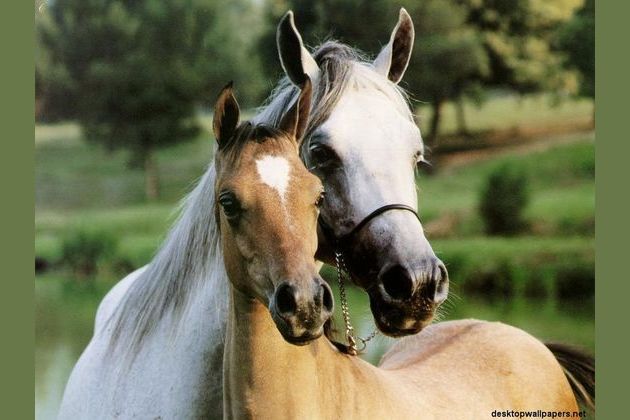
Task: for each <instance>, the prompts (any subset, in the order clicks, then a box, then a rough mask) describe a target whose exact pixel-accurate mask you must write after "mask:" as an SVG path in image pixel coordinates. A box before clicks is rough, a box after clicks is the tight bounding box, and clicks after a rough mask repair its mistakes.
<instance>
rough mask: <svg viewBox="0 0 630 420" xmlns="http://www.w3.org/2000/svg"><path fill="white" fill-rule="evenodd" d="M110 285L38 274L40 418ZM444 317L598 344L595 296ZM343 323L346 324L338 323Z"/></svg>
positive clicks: (358, 307) (476, 308) (377, 343)
mask: <svg viewBox="0 0 630 420" xmlns="http://www.w3.org/2000/svg"><path fill="white" fill-rule="evenodd" d="M107 287H109V285H108V286H106V287H105V286H103V287H100V286H90V287H86V286H83V287H77V286H76V285H74V283H73V282H71V281H68V280H65V279H63V278H59V277H54V276H42V277H38V278H37V279H36V281H35V302H36V314H35V316H36V327H35V335H36V346H35V418H36V419H41V420H45V419H54V418H56V413H57V410H58V409H59V404H60V401H61V397H62V395H63V390H64V387H65V383H66V381H67V379H68V376H69V375H70V372H71V370H72V367H73V366H74V364H75V363H76V360H77V359H78V357H79V356H80V354H81V352H82V351H83V349H84V348H85V346H86V344H87V343H88V341H89V340H90V336H91V335H92V328H93V322H94V313H95V312H96V308H97V305H98V302H99V301H100V299H101V298H102V295H103V294H104V293H105V292H106V290H107ZM335 292H336V291H335ZM335 295H336V296H338V293H335ZM348 295H349V304H350V311H351V314H352V319H353V322H354V324H355V328H356V329H357V330H358V332H359V333H360V334H361V335H363V336H365V335H367V334H369V333H370V332H371V331H372V330H373V328H374V324H373V323H372V319H371V315H370V312H369V308H368V306H367V298H366V297H365V295H364V294H363V293H362V292H360V291H358V290H354V289H349V290H348ZM338 307H339V305H338V304H337V308H338ZM338 312H339V311H338V310H337V313H338ZM441 318H442V319H445V320H446V319H461V318H478V319H486V320H493V321H494V320H498V321H502V322H504V323H507V324H511V325H514V326H517V327H519V328H522V329H524V330H526V331H528V332H529V333H531V334H533V335H534V336H536V337H538V338H540V339H542V340H555V341H563V342H567V343H572V344H576V345H579V346H582V347H584V348H586V349H588V350H590V351H594V347H595V344H594V343H595V321H594V303H593V300H592V299H589V300H585V301H579V302H575V301H571V302H559V301H555V300H527V299H514V300H506V299H496V300H484V299H479V298H464V297H451V298H449V301H448V302H447V304H446V305H445V308H444V309H443V310H442V314H441ZM337 325H338V326H341V325H342V324H341V323H339V322H337ZM392 343H393V340H392V339H389V338H386V337H383V336H381V335H377V336H376V338H375V339H374V340H373V341H372V342H370V345H369V347H368V349H367V352H366V353H365V355H363V357H364V358H366V359H367V360H369V361H370V362H373V363H375V362H377V361H378V359H379V358H380V356H381V354H382V353H383V352H384V351H385V350H386V349H387V348H388V347H389V346H390V345H391V344H392Z"/></svg>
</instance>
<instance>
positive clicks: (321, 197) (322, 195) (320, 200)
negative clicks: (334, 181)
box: [315, 191, 326, 207]
mask: <svg viewBox="0 0 630 420" xmlns="http://www.w3.org/2000/svg"><path fill="white" fill-rule="evenodd" d="M324 198H326V191H322V192H321V193H320V194H319V196H318V197H317V200H316V201H315V206H317V207H320V206H321V205H322V203H323V202H324Z"/></svg>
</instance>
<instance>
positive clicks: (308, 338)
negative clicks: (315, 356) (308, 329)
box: [283, 330, 323, 346]
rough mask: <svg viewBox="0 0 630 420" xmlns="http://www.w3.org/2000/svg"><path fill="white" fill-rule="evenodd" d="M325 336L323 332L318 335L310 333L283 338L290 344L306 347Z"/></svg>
mask: <svg viewBox="0 0 630 420" xmlns="http://www.w3.org/2000/svg"><path fill="white" fill-rule="evenodd" d="M322 334H323V331H321V330H320V331H319V332H317V333H316V334H309V333H305V334H302V335H301V336H299V337H294V336H288V335H284V334H283V337H284V339H285V340H286V341H288V342H289V343H290V344H293V345H296V346H305V345H307V344H309V343H311V342H312V341H314V340H317V339H318V338H319V337H321V336H322Z"/></svg>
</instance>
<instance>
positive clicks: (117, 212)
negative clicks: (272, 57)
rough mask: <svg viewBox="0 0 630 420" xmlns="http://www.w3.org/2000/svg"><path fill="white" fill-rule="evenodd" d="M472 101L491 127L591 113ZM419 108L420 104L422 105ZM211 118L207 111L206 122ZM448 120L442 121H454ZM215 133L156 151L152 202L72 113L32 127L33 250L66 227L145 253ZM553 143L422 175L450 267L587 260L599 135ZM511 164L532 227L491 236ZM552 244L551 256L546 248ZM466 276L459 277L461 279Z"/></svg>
mask: <svg viewBox="0 0 630 420" xmlns="http://www.w3.org/2000/svg"><path fill="white" fill-rule="evenodd" d="M468 111H469V112H468V116H469V119H470V120H471V121H473V120H474V121H476V123H475V124H477V125H474V126H473V125H471V128H475V129H484V130H485V129H489V128H490V127H492V126H491V124H495V126H499V127H500V126H502V125H503V124H507V125H510V124H516V123H517V122H518V123H521V124H528V123H532V122H534V121H536V120H537V117H540V118H541V119H542V120H543V121H546V120H545V118H548V115H551V114H552V115H555V118H556V121H572V120H573V119H576V118H587V117H588V115H590V114H589V113H590V105H589V103H588V102H587V101H571V102H565V103H561V104H560V105H558V107H553V106H552V104H551V101H550V98H549V97H548V96H544V95H539V96H534V97H528V98H525V99H518V98H516V99H515V98H506V97H499V98H496V99H493V100H491V101H489V102H488V103H487V104H486V105H485V106H484V107H483V108H481V109H476V108H474V109H470V110H468ZM423 112H424V110H423V109H422V108H421V109H420V114H421V115H422V113H423ZM452 114H453V110H452V107H447V110H446V115H451V117H452ZM515 115H519V117H518V119H515V118H516V117H515ZM451 117H445V120H447V121H448V120H449V118H451ZM510 118H511V119H510ZM206 120H207V117H204V118H203V121H202V122H203V123H204V125H207V124H206V123H207V121H206ZM449 124H451V123H448V122H447V123H446V124H445V130H446V131H448V130H451V129H453V127H454V126H453V125H452V124H451V125H449ZM449 127H451V128H449ZM212 141H214V140H213V139H212V137H211V135H210V134H208V133H206V134H203V135H201V136H200V137H199V138H198V139H196V140H194V141H191V142H188V143H183V144H181V145H179V146H176V147H174V148H171V149H168V150H163V151H160V152H159V153H158V162H159V168H160V177H161V181H162V198H161V201H159V202H157V203H151V204H147V203H145V201H144V196H143V174H142V172H141V171H139V170H134V169H129V168H128V167H127V165H126V161H127V155H126V153H125V152H113V153H110V152H106V151H104V150H102V149H101V148H100V147H98V146H97V145H93V144H90V143H86V142H84V141H83V140H82V139H81V137H80V131H79V130H78V129H77V127H76V125H73V124H71V123H64V124H57V125H47V126H38V127H36V143H35V146H36V148H35V149H36V191H35V201H36V216H35V229H36V240H35V251H36V255H37V256H38V257H41V258H44V259H45V260H46V261H49V262H52V263H55V262H57V261H59V259H60V256H61V244H62V241H63V238H64V237H66V236H67V235H68V234H69V233H70V232H73V231H77V230H98V231H104V232H107V233H108V234H110V235H112V236H115V237H116V238H118V240H119V244H118V251H117V253H116V259H117V261H122V262H124V265H123V267H126V268H129V267H138V266H141V265H143V264H145V263H147V262H148V261H149V260H150V258H151V256H152V254H153V253H154V251H155V250H156V247H157V246H158V245H159V243H160V241H161V240H162V238H163V237H164V235H165V233H166V231H167V229H168V226H169V225H170V223H171V222H172V221H173V218H174V215H175V214H176V209H177V202H178V200H180V199H181V198H182V197H183V196H184V195H185V194H186V192H187V191H189V190H190V188H191V186H192V185H193V184H194V182H195V181H196V179H198V177H199V176H201V174H202V173H203V172H204V169H205V167H206V166H207V165H208V163H209V162H210V161H211V154H212V152H211V150H212V145H211V142H212ZM547 143H548V145H547V146H545V147H542V148H540V147H539V148H537V149H535V150H532V151H514V152H513V153H504V154H502V155H501V156H500V157H498V158H492V159H487V160H481V161H476V162H473V163H471V164H467V165H463V166H462V165H459V166H457V167H453V168H450V167H444V168H441V170H440V171H439V172H438V173H437V174H436V175H434V176H426V175H422V174H420V175H419V177H418V185H419V190H420V194H419V205H420V214H421V216H422V219H423V221H424V223H425V227H426V229H427V233H428V235H429V238H430V239H431V241H432V243H434V244H435V248H436V251H437V252H438V253H440V255H441V256H442V258H443V259H444V260H445V261H446V262H447V264H448V263H450V264H451V266H452V268H451V267H449V268H451V272H452V273H453V274H460V275H461V276H462V277H467V276H470V273H474V272H480V270H481V268H482V266H484V265H485V266H486V267H495V268H496V269H497V270H504V271H505V270H508V271H510V270H511V271H510V272H512V271H514V267H517V266H518V264H517V262H523V261H524V263H523V264H521V265H520V266H521V267H524V268H523V270H529V271H531V270H530V269H531V267H533V266H535V265H536V264H538V263H539V262H540V261H547V263H548V264H547V265H549V264H552V263H553V264H552V265H554V264H555V265H554V267H555V268H554V269H553V270H552V271H553V273H556V272H557V269H558V265H559V264H560V265H562V264H561V263H562V262H563V261H569V260H570V259H571V258H573V257H575V255H580V256H582V257H583V258H582V259H583V260H585V261H588V263H589V264H590V262H591V260H592V259H593V258H592V256H593V243H592V237H593V234H594V208H595V198H594V174H595V168H594V139H593V136H592V134H584V135H577V136H575V138H574V139H572V140H571V141H570V142H562V143H560V144H558V145H555V143H554V141H553V139H549V140H548V141H547ZM505 164H508V165H510V166H512V167H518V168H520V170H521V171H522V172H524V173H525V174H526V175H527V178H528V189H529V191H530V202H529V204H528V205H527V207H526V210H525V214H526V218H527V221H528V223H529V229H528V232H526V233H525V235H524V236H521V237H518V238H510V239H505V238H489V237H485V236H484V232H483V224H482V220H481V217H480V216H479V212H478V205H479V204H478V202H479V196H480V191H481V189H482V187H483V185H484V182H485V180H486V178H487V177H488V174H490V173H491V172H492V171H493V170H494V169H495V168H497V167H498V166H500V165H505ZM472 250H474V254H473V252H472ZM480 254H482V257H483V258H480ZM506 254H507V255H506ZM552 254H553V255H554V258H549V255H552ZM471 261H472V262H471ZM481 261H483V263H482V262H481ZM507 266H509V267H507ZM506 267H507V268H506ZM550 270H551V269H550ZM481 271H483V270H481ZM486 271H487V270H486ZM467 273H468V274H467ZM517 274H518V273H517ZM556 274H557V273H556ZM517 276H518V275H517ZM543 277H544V276H543ZM548 277H549V276H548ZM467 280H468V279H467V278H462V279H460V281H461V282H462V283H463V282H466V281H467ZM455 283H457V278H456V279H455Z"/></svg>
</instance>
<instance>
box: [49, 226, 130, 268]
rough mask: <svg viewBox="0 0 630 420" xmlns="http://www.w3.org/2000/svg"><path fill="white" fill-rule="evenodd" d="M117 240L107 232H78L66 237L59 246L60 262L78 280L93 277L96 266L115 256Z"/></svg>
mask: <svg viewBox="0 0 630 420" xmlns="http://www.w3.org/2000/svg"><path fill="white" fill-rule="evenodd" d="M117 247H118V241H117V239H116V238H115V237H114V236H113V235H112V234H110V233H108V232H103V231H94V230H78V231H75V232H72V233H70V234H69V235H68V236H66V237H65V238H64V239H63V241H62V244H61V255H62V257H61V260H62V262H63V263H64V264H65V265H66V266H68V267H69V268H70V269H72V270H73V271H74V274H75V275H76V277H77V278H79V279H85V278H89V277H93V276H94V275H95V274H96V272H97V268H98V264H99V263H100V262H102V261H103V260H105V259H106V258H111V257H112V256H114V255H115V253H116V249H117Z"/></svg>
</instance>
